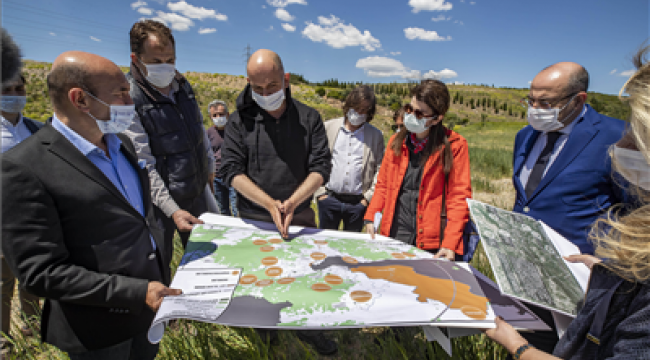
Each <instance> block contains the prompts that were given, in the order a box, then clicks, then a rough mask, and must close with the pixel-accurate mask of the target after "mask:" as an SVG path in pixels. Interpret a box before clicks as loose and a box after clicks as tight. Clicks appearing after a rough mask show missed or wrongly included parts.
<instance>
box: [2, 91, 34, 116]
mask: <svg viewBox="0 0 650 360" xmlns="http://www.w3.org/2000/svg"><path fill="white" fill-rule="evenodd" d="M26 104H27V97H26V96H20V95H2V98H1V99H0V108H1V109H2V111H4V112H6V113H10V114H18V113H20V112H21V111H23V109H24V108H25V105H26Z"/></svg>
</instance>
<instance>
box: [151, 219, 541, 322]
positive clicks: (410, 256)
mask: <svg viewBox="0 0 650 360" xmlns="http://www.w3.org/2000/svg"><path fill="white" fill-rule="evenodd" d="M204 220H205V221H206V224H205V225H199V226H196V227H195V228H194V230H193V232H192V235H191V237H190V240H189V243H188V245H187V248H186V252H185V255H184V257H183V259H182V261H181V265H180V266H179V268H178V272H179V273H180V272H183V271H197V270H200V269H219V268H222V269H241V277H239V278H238V284H237V285H236V287H235V288H234V290H233V292H232V297H231V298H230V302H229V303H228V305H227V307H226V308H225V310H223V312H221V313H220V315H219V316H218V318H217V319H216V321H214V319H209V320H210V321H212V322H217V323H220V324H226V325H232V326H250V327H258V328H323V327H327V328H337V327H365V326H379V325H395V326H396V325H416V324H420V325H423V324H428V325H432V324H436V323H444V324H446V325H445V326H458V327H462V326H469V327H490V326H492V325H493V324H494V318H495V310H494V309H495V308H496V309H499V312H498V315H500V316H503V317H505V318H506V320H513V321H523V322H528V323H529V324H532V327H533V328H534V327H535V326H538V328H546V327H545V326H544V325H543V324H539V323H538V320H537V318H536V317H535V316H534V315H532V314H531V313H530V312H529V311H528V310H527V309H526V308H525V307H524V306H522V305H521V304H520V303H518V302H516V301H513V300H512V299H508V298H506V297H504V296H501V295H500V294H499V291H498V289H496V288H495V287H494V286H493V285H490V284H488V281H489V280H487V281H486V280H484V279H482V278H481V277H477V276H475V275H474V274H473V272H472V271H475V270H473V269H471V268H470V267H469V266H468V265H467V264H464V266H461V265H460V264H456V263H454V262H448V261H444V260H433V259H432V257H433V256H432V255H431V254H430V253H428V252H426V251H422V250H419V249H417V248H414V247H412V246H409V245H405V244H403V243H401V242H399V241H396V240H391V239H388V238H383V240H376V241H371V240H370V238H369V235H366V234H357V233H347V232H339V231H322V230H318V229H308V228H304V229H303V228H300V229H301V230H300V231H299V232H298V233H295V232H294V233H293V238H292V239H291V240H289V241H285V240H283V239H281V238H280V237H279V234H278V232H277V231H276V230H274V227H273V225H272V224H265V223H257V222H251V223H249V224H247V223H244V222H243V221H242V220H240V219H233V218H226V217H222V216H217V215H209V216H208V217H207V218H204ZM260 224H262V225H266V226H259V225H260ZM265 229H268V230H265ZM228 271H231V270H228ZM235 273H238V271H233V274H235ZM177 276H178V275H177ZM237 276H239V275H237ZM221 286H224V285H221ZM233 287H234V286H233ZM201 288H203V289H204V288H205V286H202V287H201ZM184 292H187V290H184ZM486 294H487V295H486ZM165 301H167V300H165ZM221 303H222V304H225V303H226V302H224V301H223V300H222V301H221ZM163 305H164V302H163ZM161 310H162V307H161ZM159 315H160V314H159ZM193 318H195V319H196V316H193ZM450 324H451V325H450Z"/></svg>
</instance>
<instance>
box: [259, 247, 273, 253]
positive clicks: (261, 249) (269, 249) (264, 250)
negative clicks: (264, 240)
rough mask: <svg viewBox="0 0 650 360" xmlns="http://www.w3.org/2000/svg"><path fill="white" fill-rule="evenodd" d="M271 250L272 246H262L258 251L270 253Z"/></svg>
mask: <svg viewBox="0 0 650 360" xmlns="http://www.w3.org/2000/svg"><path fill="white" fill-rule="evenodd" d="M273 250H275V248H274V247H273V246H262V247H261V248H260V251H262V252H271V251H273Z"/></svg>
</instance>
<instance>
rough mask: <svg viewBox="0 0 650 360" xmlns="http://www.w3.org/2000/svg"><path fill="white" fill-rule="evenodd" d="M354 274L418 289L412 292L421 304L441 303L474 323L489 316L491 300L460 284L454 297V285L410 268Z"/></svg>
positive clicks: (372, 269)
mask: <svg viewBox="0 0 650 360" xmlns="http://www.w3.org/2000/svg"><path fill="white" fill-rule="evenodd" d="M352 272H361V273H364V274H366V276H368V277H369V278H370V279H383V280H386V281H390V282H393V283H397V284H402V285H409V286H415V290H413V292H414V293H416V294H418V295H420V296H419V297H418V301H419V302H426V301H427V299H431V300H435V301H440V302H442V303H444V304H447V305H448V306H450V307H451V308H452V309H459V310H461V311H462V312H463V313H464V314H465V315H467V316H468V317H470V318H472V319H475V320H484V319H485V318H486V316H487V302H488V299H487V298H485V297H483V296H479V295H475V294H472V293H471V292H470V291H469V289H470V286H469V285H466V284H463V283H460V282H456V283H455V285H456V295H455V297H454V282H453V281H451V280H445V279H436V278H432V277H429V276H425V275H421V274H418V273H416V272H415V271H414V270H413V268H411V267H408V266H402V265H392V266H364V267H358V268H353V269H352ZM452 299H453V303H452ZM450 303H451V304H450ZM463 309H466V311H463Z"/></svg>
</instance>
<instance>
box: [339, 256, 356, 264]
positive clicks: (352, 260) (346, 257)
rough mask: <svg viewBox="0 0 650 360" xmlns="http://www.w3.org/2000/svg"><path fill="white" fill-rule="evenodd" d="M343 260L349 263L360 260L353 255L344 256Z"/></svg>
mask: <svg viewBox="0 0 650 360" xmlns="http://www.w3.org/2000/svg"><path fill="white" fill-rule="evenodd" d="M341 260H343V261H345V262H346V263H348V264H358V263H359V261H358V260H357V259H355V258H353V257H350V256H344V257H342V258H341Z"/></svg>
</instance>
